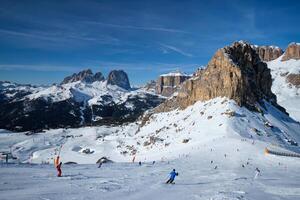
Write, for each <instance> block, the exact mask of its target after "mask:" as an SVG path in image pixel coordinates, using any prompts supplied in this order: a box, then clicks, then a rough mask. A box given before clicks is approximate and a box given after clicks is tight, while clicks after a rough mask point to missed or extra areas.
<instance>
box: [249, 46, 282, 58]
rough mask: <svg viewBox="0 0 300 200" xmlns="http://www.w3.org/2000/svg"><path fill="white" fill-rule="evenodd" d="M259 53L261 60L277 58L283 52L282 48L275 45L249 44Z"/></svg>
mask: <svg viewBox="0 0 300 200" xmlns="http://www.w3.org/2000/svg"><path fill="white" fill-rule="evenodd" d="M251 47H252V48H253V49H254V50H255V51H256V52H257V54H258V55H259V57H260V59H261V60H262V61H266V62H268V61H271V60H275V59H277V58H279V57H280V56H281V55H282V54H283V50H282V49H281V48H279V47H276V46H256V45H252V46H251Z"/></svg>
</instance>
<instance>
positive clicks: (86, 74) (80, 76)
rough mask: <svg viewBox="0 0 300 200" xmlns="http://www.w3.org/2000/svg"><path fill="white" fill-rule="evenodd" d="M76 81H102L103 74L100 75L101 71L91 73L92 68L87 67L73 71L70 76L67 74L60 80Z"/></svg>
mask: <svg viewBox="0 0 300 200" xmlns="http://www.w3.org/2000/svg"><path fill="white" fill-rule="evenodd" d="M76 81H84V82H86V83H92V82H94V81H104V76H103V75H102V73H101V72H97V73H96V74H93V72H92V70H90V69H87V70H83V71H80V72H78V73H74V74H72V75H71V76H67V77H66V78H64V80H63V81H62V82H61V84H67V83H72V82H76Z"/></svg>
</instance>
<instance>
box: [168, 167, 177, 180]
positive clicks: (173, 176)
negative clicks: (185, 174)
mask: <svg viewBox="0 0 300 200" xmlns="http://www.w3.org/2000/svg"><path fill="white" fill-rule="evenodd" d="M176 176H178V172H176V171H175V169H173V171H171V172H170V178H169V180H168V181H167V182H166V184H169V183H170V184H171V183H173V181H174V180H175V177H176Z"/></svg>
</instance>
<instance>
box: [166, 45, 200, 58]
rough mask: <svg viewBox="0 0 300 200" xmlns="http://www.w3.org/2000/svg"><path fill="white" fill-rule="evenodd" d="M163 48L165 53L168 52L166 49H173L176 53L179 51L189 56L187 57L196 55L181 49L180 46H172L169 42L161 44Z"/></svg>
mask: <svg viewBox="0 0 300 200" xmlns="http://www.w3.org/2000/svg"><path fill="white" fill-rule="evenodd" d="M160 45H161V46H162V47H163V48H165V49H163V53H166V50H171V51H174V52H176V53H179V54H181V55H183V56H187V57H193V56H194V55H193V54H191V53H188V52H185V51H183V50H182V49H179V48H178V47H175V46H172V45H167V44H162V43H161V44H160Z"/></svg>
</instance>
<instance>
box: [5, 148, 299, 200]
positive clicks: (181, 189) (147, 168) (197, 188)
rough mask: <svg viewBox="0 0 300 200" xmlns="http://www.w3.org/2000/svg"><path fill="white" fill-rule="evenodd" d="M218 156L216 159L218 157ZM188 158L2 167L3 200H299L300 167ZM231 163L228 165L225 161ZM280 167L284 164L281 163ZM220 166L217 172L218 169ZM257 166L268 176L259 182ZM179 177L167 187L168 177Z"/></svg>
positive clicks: (290, 162)
mask: <svg viewBox="0 0 300 200" xmlns="http://www.w3.org/2000/svg"><path fill="white" fill-rule="evenodd" d="M216 154H217V153H213V152H212V154H211V155H212V160H213V157H218V156H217V155H216ZM201 157H202V156H201V155H200V159H196V158H194V157H189V156H188V157H184V158H181V159H178V160H173V161H170V162H157V163H155V164H154V165H153V164H152V163H143V164H142V166H139V165H138V164H137V163H113V164H104V165H103V166H102V167H101V168H97V165H63V177H61V178H58V177H56V170H55V169H54V167H53V165H27V164H21V165H14V164H9V165H6V164H2V165H0V166H1V168H0V190H1V193H0V199H2V200H6V199H7V200H8V199H9V200H11V199H299V198H300V168H299V166H300V162H299V160H296V159H295V158H283V157H274V156H266V159H265V160H264V161H262V162H261V163H260V164H254V163H252V162H251V159H249V164H248V165H247V164H245V167H242V166H241V163H242V161H240V160H239V158H238V159H236V162H232V161H231V159H229V158H224V159H220V158H219V159H217V160H215V162H213V163H212V164H211V163H210V162H209V160H207V159H203V160H202V159H201ZM225 159H228V162H227V161H225ZM279 163H280V164H279ZM215 166H218V167H217V169H214V168H215ZM255 166H259V167H260V169H261V171H262V174H261V176H259V177H258V178H257V179H254V169H255ZM173 168H176V170H178V172H179V176H178V177H177V178H176V180H175V182H176V184H173V185H166V184H165V183H164V182H165V181H166V180H167V178H168V173H169V171H171V170H172V169H173Z"/></svg>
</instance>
